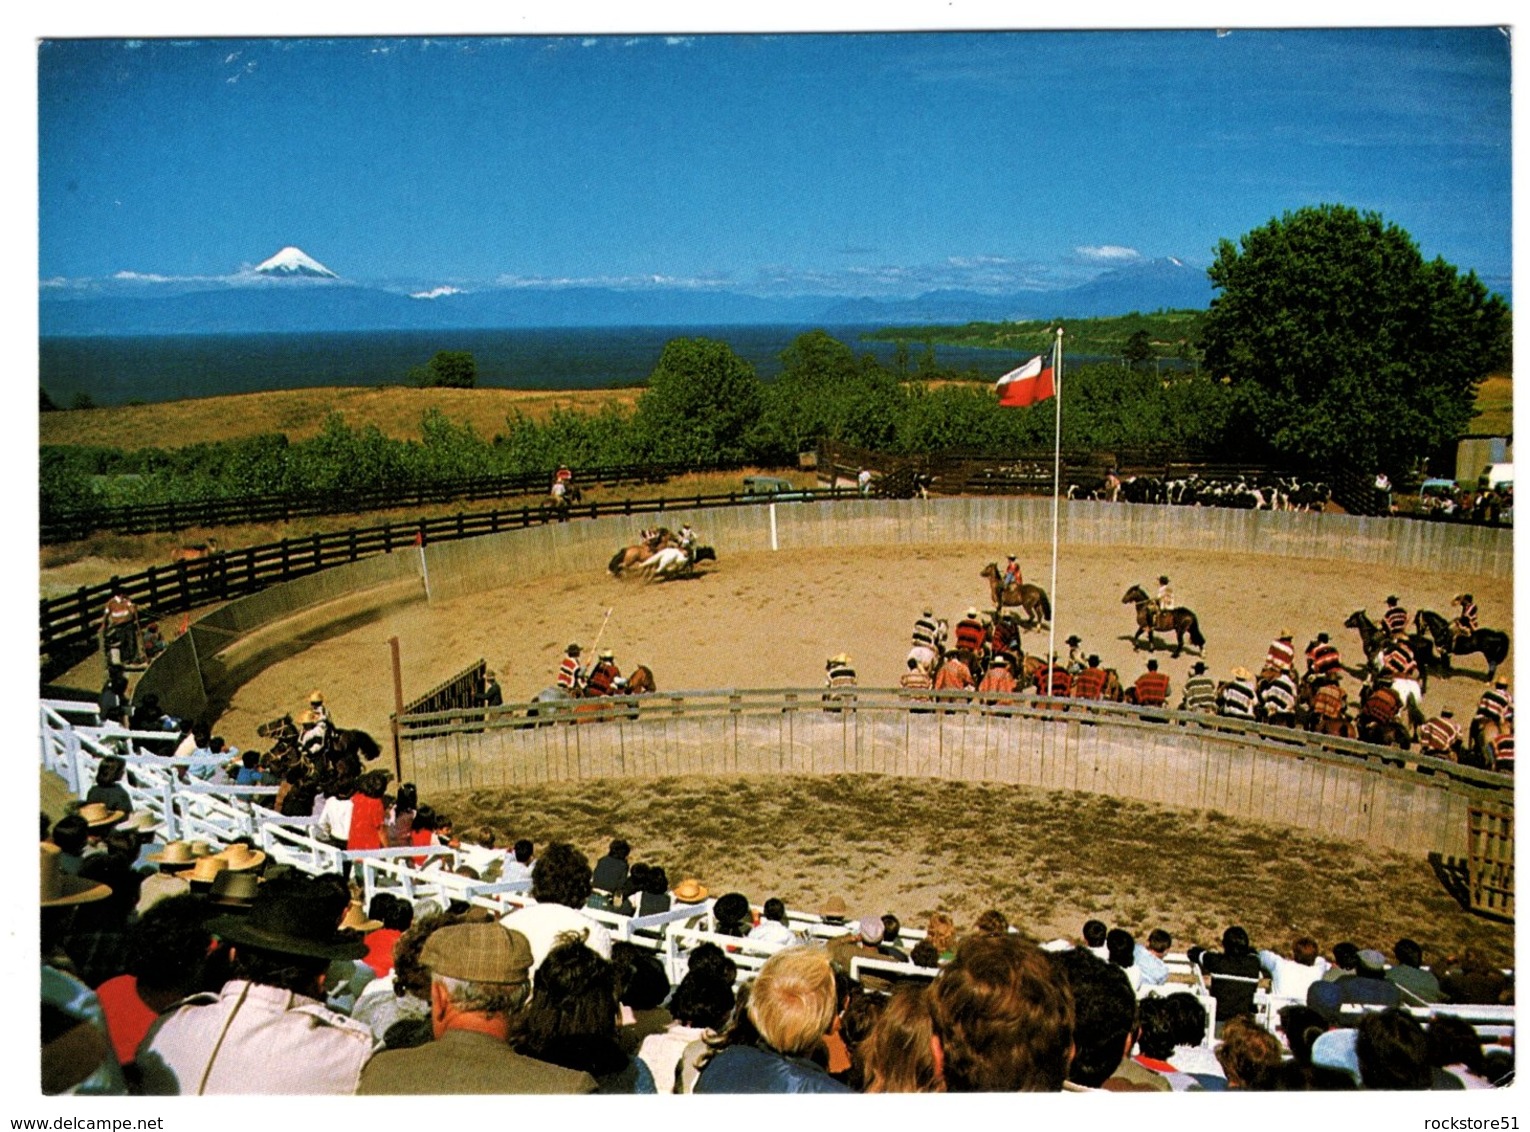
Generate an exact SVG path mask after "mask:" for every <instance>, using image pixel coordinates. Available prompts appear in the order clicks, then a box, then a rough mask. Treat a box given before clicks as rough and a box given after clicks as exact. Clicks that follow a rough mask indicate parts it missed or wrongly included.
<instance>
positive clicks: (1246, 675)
mask: <svg viewBox="0 0 1530 1132" xmlns="http://www.w3.org/2000/svg"><path fill="white" fill-rule="evenodd" d="M1232 675H1233V679H1234V680H1252V679H1253V678H1254V674H1253V673H1252V672H1250V671H1249V670H1248V669H1246V668H1244V667H1243V666H1242V665H1239V666H1238V667H1237V668H1234V669H1233V670H1232Z"/></svg>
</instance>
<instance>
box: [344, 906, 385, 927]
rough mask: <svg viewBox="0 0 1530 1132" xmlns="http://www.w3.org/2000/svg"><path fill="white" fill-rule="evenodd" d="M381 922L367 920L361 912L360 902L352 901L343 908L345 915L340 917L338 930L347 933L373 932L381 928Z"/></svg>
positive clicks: (365, 915)
mask: <svg viewBox="0 0 1530 1132" xmlns="http://www.w3.org/2000/svg"><path fill="white" fill-rule="evenodd" d="M382 926H383V925H382V921H381V920H372V919H368V918H367V914H366V913H365V912H363V911H362V910H361V901H359V900H352V901H351V902H350V903H349V904H347V905H346V906H345V915H344V916H342V917H340V929H341V930H342V931H347V932H360V933H361V934H362V935H366V933H367V932H375V931H376V930H377V929H378V928H380V927H382Z"/></svg>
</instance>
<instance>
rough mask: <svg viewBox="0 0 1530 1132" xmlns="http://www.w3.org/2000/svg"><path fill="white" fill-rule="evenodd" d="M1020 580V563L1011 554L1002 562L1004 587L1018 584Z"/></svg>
mask: <svg viewBox="0 0 1530 1132" xmlns="http://www.w3.org/2000/svg"><path fill="white" fill-rule="evenodd" d="M1020 580H1021V579H1020V563H1019V562H1018V561H1016V560H1015V556H1014V555H1013V554H1011V555H1010V556H1009V558H1008V559H1007V560H1006V561H1005V563H1004V587H1005V588H1006V589H1007V588H1008V587H1010V586H1018V585H1019V584H1020Z"/></svg>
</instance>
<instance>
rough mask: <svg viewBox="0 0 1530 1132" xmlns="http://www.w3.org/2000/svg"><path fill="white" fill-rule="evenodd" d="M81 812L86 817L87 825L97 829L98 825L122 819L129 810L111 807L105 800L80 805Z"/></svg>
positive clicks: (81, 815) (109, 823)
mask: <svg viewBox="0 0 1530 1132" xmlns="http://www.w3.org/2000/svg"><path fill="white" fill-rule="evenodd" d="M79 814H80V817H82V818H84V819H85V824H86V825H88V826H90V827H91V828H92V829H95V828H96V827H97V826H102V825H111V824H112V823H113V822H119V821H121V820H122V819H123V818H124V817H126V816H127V811H126V810H113V809H110V808H108V807H107V805H106V803H104V802H86V803H85V804H84V805H83V806H81V807H80V810H79Z"/></svg>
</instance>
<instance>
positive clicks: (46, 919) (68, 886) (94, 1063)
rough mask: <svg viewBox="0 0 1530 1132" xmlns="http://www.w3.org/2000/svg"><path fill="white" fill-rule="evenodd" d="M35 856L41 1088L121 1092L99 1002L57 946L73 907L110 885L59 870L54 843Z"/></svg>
mask: <svg viewBox="0 0 1530 1132" xmlns="http://www.w3.org/2000/svg"><path fill="white" fill-rule="evenodd" d="M38 856H39V865H40V868H41V879H40V883H39V889H40V892H39V922H38V929H39V930H38V945H39V951H40V958H41V961H42V962H41V967H42V971H41V988H40V989H41V1000H42V1001H41V1005H42V1035H41V1037H42V1051H41V1053H42V1057H41V1070H42V1072H41V1083H42V1091H43V1093H45V1094H46V1095H48V1096H58V1095H61V1094H65V1093H68V1094H70V1095H77V1096H92V1095H101V1096H123V1095H125V1094H126V1093H127V1084H126V1082H125V1081H124V1080H123V1076H122V1069H121V1067H120V1066H119V1065H118V1064H117V1058H116V1057H115V1056H114V1055H113V1053H112V1045H111V1041H110V1039H109V1037H108V1028H107V1022H106V1017H105V1015H104V1013H103V1012H102V1009H101V1002H100V1000H99V999H98V998H97V997H96V994H95V992H94V991H92V990H91V989H90V988H89V987H87V986H86V985H85V984H84V983H83V982H81V981H80V980H79V979H78V978H77V977H76V976H75V975H74V973H73V972H72V970H71V964H70V962H69V959H68V956H67V955H66V954H65V952H64V950H63V946H62V945H63V940H64V938H65V937H66V936H67V935H68V934H69V930H70V924H71V921H72V920H73V918H74V914H75V911H76V909H77V908H79V907H80V906H82V905H85V904H89V903H91V902H93V901H97V900H104V899H105V898H106V897H107V896H108V895H109V894H110V889H108V888H107V887H106V886H105V885H104V884H95V883H93V882H91V881H89V880H84V879H82V878H80V877H77V876H70V875H68V874H67V873H64V872H62V871H61V870H60V869H59V856H60V854H59V849H58V847H57V846H56V845H50V844H47V843H44V844H42V845H40V846H39V847H38Z"/></svg>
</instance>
